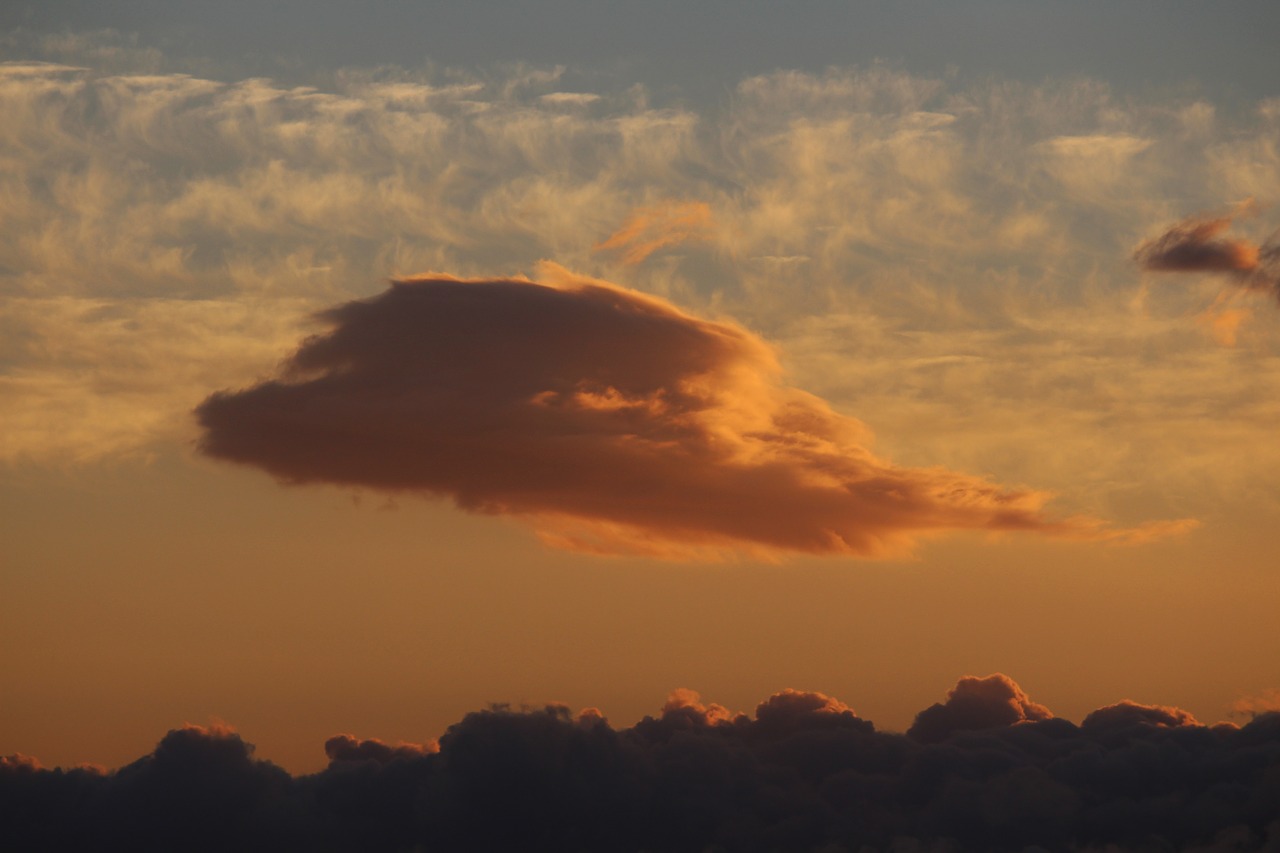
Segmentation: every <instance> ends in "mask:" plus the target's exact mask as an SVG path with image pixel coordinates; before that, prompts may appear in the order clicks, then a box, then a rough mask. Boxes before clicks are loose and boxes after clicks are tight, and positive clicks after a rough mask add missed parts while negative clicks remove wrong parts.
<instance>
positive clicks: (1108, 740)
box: [0, 676, 1280, 853]
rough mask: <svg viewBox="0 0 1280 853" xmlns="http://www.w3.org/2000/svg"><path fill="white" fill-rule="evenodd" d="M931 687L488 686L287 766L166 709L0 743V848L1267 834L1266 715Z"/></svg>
mask: <svg viewBox="0 0 1280 853" xmlns="http://www.w3.org/2000/svg"><path fill="white" fill-rule="evenodd" d="M934 708H943V709H948V708H949V709H950V711H948V712H947V713H950V714H952V715H953V716H952V717H951V718H950V719H949V720H945V721H944V722H946V723H947V725H946V726H941V727H940V728H939V729H937V730H932V731H931V737H930V738H922V737H921V736H920V732H918V731H916V732H914V733H913V734H910V735H900V734H893V733H888V732H881V731H876V729H875V727H874V726H873V725H872V724H871V723H870V722H869V721H867V720H863V719H860V718H858V717H857V716H856V715H855V714H854V713H853V711H852V710H851V709H850V708H849V707H848V706H847V705H845V704H844V703H843V702H841V701H839V700H838V699H835V698H833V697H829V696H826V695H824V694H821V693H813V692H805V691H799V690H784V691H781V692H779V693H777V694H775V695H773V696H771V697H769V698H768V699H766V700H765V701H764V702H762V703H760V704H759V705H758V706H757V708H756V712H755V715H754V717H753V716H751V715H747V714H741V713H734V712H731V711H729V710H727V709H725V708H723V707H722V706H719V705H716V704H714V703H706V702H704V701H703V700H702V699H701V697H699V696H698V695H697V694H696V693H694V692H692V691H689V690H680V691H676V692H675V693H673V694H672V695H671V696H670V697H669V698H668V700H667V702H666V703H664V705H663V707H662V709H661V711H660V712H659V713H658V714H657V715H655V716H653V717H646V718H645V719H644V720H642V721H640V722H639V723H637V724H636V725H635V726H632V727H630V728H618V729H615V728H613V727H612V726H610V725H609V724H608V722H607V721H606V720H604V718H603V715H601V714H600V713H599V712H598V711H596V710H594V709H589V710H588V711H586V712H580V713H578V714H576V715H575V714H573V713H571V711H570V710H569V709H568V708H567V707H565V706H563V705H548V706H545V707H542V708H535V709H524V710H512V709H510V708H507V707H503V706H494V707H491V708H489V709H488V710H485V711H478V712H475V713H472V714H468V715H467V716H466V717H464V718H463V719H462V720H460V721H459V722H457V723H455V724H454V725H452V726H450V727H449V729H448V730H447V731H446V732H445V733H444V734H443V735H442V736H441V737H440V741H439V750H438V751H435V750H433V749H432V748H430V746H428V747H417V746H413V745H401V746H399V747H391V746H388V745H387V744H383V743H380V742H378V741H371V740H360V739H358V738H355V737H353V736H351V735H339V736H336V737H334V738H331V739H330V740H329V741H328V742H326V743H325V751H326V753H327V754H328V755H329V757H330V759H331V763H330V764H329V766H328V767H327V768H326V769H325V770H323V771H321V772H320V773H316V774H313V775H309V776H299V777H292V776H290V775H289V774H287V773H285V772H284V771H283V770H281V769H280V768H278V767H275V766H274V765H272V764H270V763H269V762H266V761H261V760H258V759H256V758H255V757H254V755H253V747H252V746H251V745H250V744H248V743H247V742H246V741H244V740H243V739H242V738H241V737H240V736H239V735H237V734H236V733H235V732H233V731H231V730H230V729H228V728H226V727H212V728H202V727H193V726H187V727H184V728H181V729H176V730H174V731H172V732H169V734H167V735H166V736H165V737H164V738H162V739H161V741H160V743H159V744H158V745H157V746H156V748H155V750H154V751H153V752H152V753H151V754H149V755H147V756H144V757H143V758H141V759H139V760H138V761H136V762H134V763H132V764H129V765H127V766H125V767H122V768H120V769H118V770H116V771H114V772H111V773H106V774H104V773H100V772H93V771H89V770H85V769H80V768H74V769H71V770H62V769H59V768H52V769H50V768H44V767H41V766H40V764H39V762H37V761H35V760H34V759H32V758H30V757H27V756H10V757H8V758H4V759H0V849H3V850H22V851H49V850H132V851H142V853H146V851H160V850H165V851H170V850H183V851H188V850H190V851H214V850H262V851H267V850H271V851H278V850H309V851H371V853H377V851H402V850H446V851H455V850H457V851H487V850H515V849H518V850H532V851H538V850H547V851H552V850H554V851H564V850H591V851H636V850H664V851H665V850H672V851H703V850H725V851H770V850H832V851H835V850H849V851H862V850H994V851H1002V850H1005V851H1019V850H1027V849H1044V850H1050V851H1058V850H1060V851H1072V850H1079V851H1085V850H1206V851H1208V850H1233V851H1262V850H1274V849H1277V846H1278V845H1280V811H1278V810H1277V803H1280V714H1277V713H1260V714H1259V715H1258V716H1257V717H1255V718H1254V719H1253V720H1252V721H1251V722H1249V723H1248V724H1247V725H1245V726H1243V727H1241V728H1235V727H1231V726H1213V727H1209V726H1202V725H1199V724H1197V723H1196V722H1195V721H1194V718H1192V717H1191V715H1190V714H1188V713H1187V712H1185V711H1182V710H1180V709H1177V708H1168V707H1161V706H1151V705H1140V704H1138V703H1134V702H1121V703H1118V704H1116V705H1112V706H1108V707H1107V708H1101V709H1099V710H1098V711H1095V712H1094V713H1093V714H1090V715H1089V716H1088V717H1086V720H1085V722H1084V724H1082V725H1080V726H1075V725H1073V724H1072V723H1070V722H1069V721H1067V720H1063V719H1059V718H1055V717H1052V716H1051V715H1050V714H1049V712H1048V710H1047V709H1045V708H1044V707H1043V706H1041V705H1037V704H1036V703H1034V702H1032V701H1031V700H1030V699H1028V698H1027V696H1026V694H1025V692H1024V691H1022V689H1021V688H1019V687H1018V685H1017V684H1016V683H1014V682H1013V681H1012V680H1011V679H1009V678H1007V677H1006V676H989V677H987V678H965V679H962V680H961V681H960V683H959V684H957V686H956V688H955V689H954V690H953V691H951V694H950V696H949V697H948V700H947V702H946V703H943V704H940V705H936V706H934ZM932 711H933V709H928V710H927V711H925V712H922V714H921V717H922V718H927V717H928V716H933V717H937V716H938V712H934V713H933V714H932V715H930V712H932ZM948 727H949V729H948ZM914 728H916V727H913V729H914ZM942 729H948V731H946V732H945V733H944V732H942V731H941V730H942ZM934 736H936V737H934Z"/></svg>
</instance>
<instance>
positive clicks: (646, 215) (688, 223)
mask: <svg viewBox="0 0 1280 853" xmlns="http://www.w3.org/2000/svg"><path fill="white" fill-rule="evenodd" d="M714 228H715V220H714V219H713V218H712V216H711V207H710V205H708V204H707V203H706V202H701V201H689V202H667V203H666V204H662V205H658V206H655V207H644V208H641V209H639V210H637V211H635V212H634V213H632V214H631V216H630V217H629V218H628V219H627V221H626V222H625V223H623V225H622V227H621V228H619V229H618V230H617V231H615V232H614V233H613V234H611V235H610V236H609V238H608V239H607V240H605V241H604V242H602V243H597V244H596V246H595V249H596V251H598V252H613V253H616V254H617V255H618V257H619V258H620V259H621V260H622V262H623V263H624V264H627V265H629V266H634V265H635V264H638V263H640V262H641V261H643V260H644V259H645V258H647V257H649V256H650V255H652V254H653V253H654V252H656V251H658V250H659V249H662V248H665V247H667V246H675V245H678V244H680V243H684V242H686V241H688V240H709V239H711V237H712V234H713V229H714Z"/></svg>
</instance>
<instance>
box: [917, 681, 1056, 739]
mask: <svg viewBox="0 0 1280 853" xmlns="http://www.w3.org/2000/svg"><path fill="white" fill-rule="evenodd" d="M1052 718H1053V712H1051V711H1050V710H1049V709H1048V708H1046V707H1045V706H1043V705H1040V704H1037V703H1035V702H1032V701H1031V699H1030V697H1028V696H1027V694H1026V693H1024V692H1022V688H1021V687H1019V686H1018V685H1017V684H1016V683H1014V681H1013V679H1012V678H1010V677H1009V676H1007V675H1003V674H1002V673H998V672H997V673H994V674H992V675H988V676H987V677H985V678H978V677H976V676H972V675H966V676H965V677H964V678H962V679H960V680H959V681H958V682H956V686H955V687H954V688H952V689H951V691H950V692H949V693H948V694H947V701H946V702H944V703H940V704H935V705H931V706H930V707H928V708H926V709H925V710H923V711H921V712H920V713H919V714H917V715H916V719H915V722H914V723H912V725H911V728H909V729H908V730H907V736H908V737H912V738H915V739H916V740H918V741H920V742H922V743H937V742H938V741H942V740H945V739H946V738H948V737H950V736H951V735H952V734H953V733H955V732H958V731H969V730H974V729H989V728H993V727H996V726H1011V725H1013V724H1014V723H1021V722H1026V721H1035V720H1049V719H1052Z"/></svg>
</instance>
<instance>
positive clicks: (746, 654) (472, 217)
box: [0, 0, 1280, 773]
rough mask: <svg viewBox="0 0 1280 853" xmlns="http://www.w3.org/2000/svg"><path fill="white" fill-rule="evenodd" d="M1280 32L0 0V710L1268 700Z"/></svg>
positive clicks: (1096, 12) (92, 714) (1166, 13)
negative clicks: (950, 696) (968, 682)
mask: <svg viewBox="0 0 1280 853" xmlns="http://www.w3.org/2000/svg"><path fill="white" fill-rule="evenodd" d="M1277 33H1280V5H1277V4H1275V3H1274V2H1271V0H1259V2H1223V3H1217V4H1212V5H1210V4H1168V5H1164V4H1148V3H1127V4H1114V3H1103V2H987V0H977V2H971V3H950V2H942V0H913V2H902V3H893V4H889V3H879V2H874V3H873V2H851V3H835V2H812V3H799V4H773V3H760V2H737V0H735V2H727V0H725V1H724V2H721V0H715V2H700V3H695V4H687V3H675V2H651V3H629V4H622V3H617V4H615V3H602V2H596V3H586V2H577V0H572V1H571V0H551V2H547V3H526V2H516V0H510V2H492V3H465V4H464V3H447V2H424V3H412V4H411V3H392V2H373V3H359V4H357V3H344V2H336V0H325V2H307V3H303V2H279V3H260V2H247V0H230V2H222V3H216V4H197V3H173V2H163V3H162V2H133V3H130V2H107V3H101V2H70V1H68V2H60V0H44V2H16V0H15V2H6V3H5V4H3V7H2V8H0V63H2V64H0V616H2V618H0V684H2V685H3V687H0V755H7V754H10V753H23V754H25V755H30V756H35V757H37V758H38V759H39V760H40V762H42V763H43V764H44V765H46V766H55V765H65V766H70V765H74V764H78V763H80V762H92V763H96V764H100V765H103V766H105V767H108V768H112V767H118V766H120V765H123V764H126V763H127V762H130V761H132V760H133V759H135V758H137V757H138V756H141V755H143V754H145V753H147V752H148V751H150V750H151V749H153V748H154V746H155V744H156V742H157V740H158V739H159V738H160V737H161V736H162V735H163V734H164V732H166V731H169V730H171V729H175V728H179V727H181V726H182V725H183V724H184V723H191V724H196V725H201V726H217V725H227V726H231V727H234V729H235V730H236V731H238V732H240V733H241V734H242V735H243V736H244V737H245V738H246V739H247V740H249V741H252V742H253V743H254V744H256V746H257V753H256V754H257V755H258V757H261V758H266V759H270V760H271V761H273V762H275V763H276V764H279V765H280V766H282V767H284V768H286V769H288V770H290V771H293V772H295V773H296V772H310V771H315V770H318V769H319V768H321V767H323V766H324V765H325V763H326V756H325V751H324V748H323V745H324V743H325V740H326V739H328V738H330V737H331V736H333V735H335V734H337V733H342V732H347V733H352V734H353V735H354V736H356V737H359V738H378V739H381V740H383V741H386V742H389V743H394V742H397V741H409V742H414V743H422V742H427V741H430V740H431V739H434V738H437V737H439V735H440V734H441V733H442V732H443V731H444V730H445V729H446V727H447V726H449V725H450V724H452V723H454V722H455V721H457V720H459V719H460V718H461V717H462V716H463V715H464V714H466V713H467V712H468V711H472V710H475V709H479V708H484V707H486V705H487V704H488V703H491V702H505V703H512V704H513V705H517V706H518V705H520V704H521V703H528V704H531V705H542V704H545V703H547V702H561V703H564V704H566V705H568V706H569V707H570V708H572V709H574V710H575V711H576V710H577V709H579V708H584V707H595V708H598V709H600V710H601V711H602V712H603V713H604V714H606V715H607V716H608V718H609V719H610V720H611V721H613V722H615V723H617V724H622V725H630V724H632V723H634V722H635V721H637V720H639V719H641V718H642V717H643V716H644V715H646V714H654V713H657V712H658V711H660V710H661V709H662V707H663V703H664V702H666V701H667V697H668V696H669V695H670V694H671V693H672V691H674V690H677V689H680V688H687V689H690V690H696V691H698V692H699V693H700V694H701V696H702V698H703V700H705V701H707V702H714V703H718V704H719V705H722V706H724V707H725V708H728V709H731V710H733V711H744V712H749V711H751V710H752V709H754V708H756V706H757V704H758V703H760V702H761V701H762V700H763V699H765V697H768V696H770V695H771V694H775V693H778V692H779V691H782V690H784V689H785V688H795V689H798V690H809V691H820V692H822V693H824V694H827V695H828V696H833V697H837V698H838V699H839V700H840V701H841V702H843V703H845V705H848V706H849V707H851V708H853V709H855V710H856V712H857V714H858V715H859V716H860V717H862V718H866V719H869V720H873V721H875V724H876V726H877V727H879V728H881V729H885V730H889V731H905V730H906V729H907V728H908V727H909V726H911V725H912V723H913V720H914V718H915V716H916V714H917V713H918V712H920V711H921V710H922V709H925V708H927V707H929V706H930V705H932V704H933V703H936V702H941V701H943V700H944V698H945V697H946V695H947V691H948V690H949V689H951V688H952V687H953V686H954V685H955V684H956V682H957V680H958V679H960V678H961V677H962V676H966V675H973V676H987V675H989V674H992V673H1005V674H1007V675H1008V676H1010V677H1011V678H1013V679H1015V680H1016V682H1017V684H1018V685H1020V686H1021V689H1023V690H1025V691H1027V694H1028V695H1030V697H1032V699H1034V701H1035V702H1036V703H1042V704H1043V706H1047V707H1048V708H1051V709H1052V712H1053V713H1054V714H1056V715H1058V716H1061V717H1066V718H1068V719H1070V720H1073V721H1075V722H1080V721H1081V720H1082V719H1083V718H1084V717H1085V716H1086V715H1087V714H1089V713H1090V712H1091V711H1093V710H1094V709H1097V708H1100V707H1102V706H1107V705H1111V704H1113V703H1117V702H1120V701H1121V700H1124V699H1132V700H1134V701H1136V702H1141V703H1149V704H1156V705H1165V706H1174V707H1176V708H1181V709H1185V710H1186V711H1187V712H1190V713H1191V714H1193V715H1194V716H1195V718H1196V719H1198V720H1200V721H1202V722H1205V723H1211V722H1214V721H1218V720H1228V721H1234V722H1237V723H1242V722H1244V721H1245V720H1247V719H1248V717H1247V716H1245V713H1246V712H1247V711H1258V710H1261V709H1264V708H1267V707H1271V706H1273V705H1275V706H1277V707H1280V702H1278V701H1277V697H1278V696H1280V693H1277V689H1280V632H1278V631H1277V614H1278V613H1280V559H1278V558H1277V548H1276V544H1277V541H1278V539H1277V525H1278V523H1280V485H1278V484H1280V441H1277V426H1278V425H1280V51H1277V49H1276V36H1277ZM1036 707H1039V705H1037V706H1036Z"/></svg>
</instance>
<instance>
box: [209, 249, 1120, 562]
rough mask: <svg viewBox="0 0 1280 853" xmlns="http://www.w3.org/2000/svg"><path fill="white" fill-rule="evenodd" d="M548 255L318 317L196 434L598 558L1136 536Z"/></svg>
mask: <svg viewBox="0 0 1280 853" xmlns="http://www.w3.org/2000/svg"><path fill="white" fill-rule="evenodd" d="M543 271H544V279H545V280H544V281H543V282H533V281H529V280H527V279H522V278H513V279H489V280H461V279H456V278H452V277H449V276H443V275H429V276H422V277H417V278H411V279H403V280H400V281H397V282H395V283H394V284H393V285H392V286H391V288H390V290H388V291H386V292H385V293H383V294H382V295H380V296H377V297H374V298H372V299H367V300H361V301H356V302H349V303H346V304H344V305H340V306H338V307H336V308H332V309H330V310H328V311H325V312H324V313H322V314H321V315H320V319H321V320H323V321H324V322H326V323H328V324H329V325H330V326H331V328H330V330H329V331H327V332H325V333H321V334H318V335H315V336H313V337H311V338H309V339H308V340H306V341H305V342H304V343H303V344H302V346H301V347H300V348H299V349H298V351H297V352H296V353H295V354H294V355H293V356H292V358H291V359H289V361H288V362H287V364H286V365H285V367H284V369H283V371H282V372H281V374H280V375H279V376H278V377H277V378H275V379H271V380H269V381H266V382H262V383H259V384H257V385H255V386H253V387H250V388H247V389H243V390H239V391H223V392H220V393H217V394H214V395H213V396H211V397H209V398H208V399H207V400H205V401H204V402H203V403H202V404H201V405H200V407H199V408H198V409H197V410H196V413H197V417H198V419H199V421H200V424H201V426H202V428H203V430H204V433H203V437H202V439H201V442H200V448H201V450H202V451H203V452H204V453H206V454H207V455H209V456H211V457H214V458H218V459H224V460H228V461H233V462H239V463H244V464H248V465H252V466H255V467H258V468H262V469H264V470H266V471H268V472H269V473H271V474H273V475H275V476H276V477H278V478H280V479H281V480H283V481H285V482H289V483H332V484H341V485H348V486H356V487H366V488H371V489H377V490H384V491H412V492H421V493H427V494H435V495H446V496H449V497H451V498H453V499H454V500H455V501H456V502H457V504H458V506H460V507H462V508H464V509H466V510H470V511H474V512H483V513H496V514H506V515H513V516H518V517H522V518H525V519H527V520H529V521H530V522H531V523H532V524H534V525H535V527H536V528H537V529H538V530H539V532H540V534H541V535H542V537H543V539H544V540H545V541H547V542H548V543H550V544H553V545H557V546H561V547H566V548H572V549H576V550H586V551H596V552H605V553H619V552H623V553H644V554H650V555H654V556H666V557H690V556H707V555H712V554H717V553H720V552H723V551H726V550H739V551H748V552H753V553H756V554H760V555H771V554H781V553H788V552H803V553H813V554H852V555H859V556H874V555H885V554H895V553H901V552H902V551H904V550H905V549H907V548H908V547H909V546H910V545H911V543H912V542H913V541H914V540H915V539H916V538H918V537H919V536H921V535H924V534H929V533H934V532H939V531H945V530H962V529H970V530H988V531H1004V530H1026V531H1035V532H1041V533H1051V534H1058V535H1066V536H1077V537H1087V538H1110V537H1116V536H1121V537H1123V536H1124V535H1125V534H1124V532H1123V531H1114V530H1107V529H1105V527H1104V526H1103V525H1101V524H1100V523H1099V522H1097V521H1096V520H1089V519H1069V520H1065V521H1059V520H1054V519H1052V518H1050V517H1048V516H1047V515H1045V514H1044V513H1043V512H1042V510H1041V506H1042V504H1043V502H1044V500H1045V495H1043V494H1042V493H1039V492H1035V491H1031V490H1027V489H1012V488H1007V487H1003V486H999V485H997V484H994V483H992V482H989V481H988V480H985V479H982V478H980V477H975V476H972V475H968V474H962V473H957V472H954V471H949V470H946V469H943V468H937V467H935V468H905V467H900V466H896V465H894V464H892V463H890V462H888V461H886V460H884V459H881V458H879V457H877V456H876V455H875V454H874V453H873V452H872V451H871V449H870V443H871V435H870V432H869V431H868V430H867V428H866V427H865V426H864V425H863V424H862V423H860V422H859V421H857V420H855V419H853V418H851V417H848V416H845V415H841V414H838V413H836V412H834V411H832V409H831V408H830V407H829V406H828V405H827V404H826V403H825V402H824V401H823V400H821V399H819V398H817V397H814V396H813V395H810V394H806V393H804V392H802V391H799V390H796V389H793V388H789V387H786V386H785V385H783V384H782V383H781V381H780V368H779V365H778V361H777V358H776V356H775V354H774V352H773V350H772V349H771V348H770V347H769V346H768V345H767V344H766V343H765V342H764V341H762V340H761V339H760V338H758V337H756V336H755V335H753V334H751V333H750V332H748V331H746V330H745V329H742V328H741V327H739V326H736V325H733V324H731V323H726V322H713V321H708V320H702V319H698V318H696V317H693V316H690V315H689V314H686V313H684V312H682V311H681V310H679V309H678V308H676V307H675V306H673V305H671V304H670V303H667V302H665V301H663V300H660V299H657V298H655V297H652V296H647V295H644V294H640V293H638V292H635V291H632V290H627V289H624V288H622V287H619V286H617V285H613V284H610V283H608V282H605V281H600V280H595V279H588V278H584V277H581V276H577V275H573V274H571V273H569V272H568V271H566V270H564V269H562V268H560V267H557V266H555V265H545V266H544V267H543ZM1134 535H1135V536H1137V535H1140V534H1138V533H1134Z"/></svg>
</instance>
